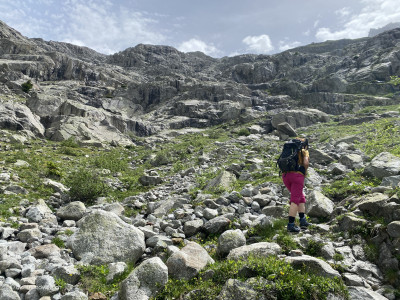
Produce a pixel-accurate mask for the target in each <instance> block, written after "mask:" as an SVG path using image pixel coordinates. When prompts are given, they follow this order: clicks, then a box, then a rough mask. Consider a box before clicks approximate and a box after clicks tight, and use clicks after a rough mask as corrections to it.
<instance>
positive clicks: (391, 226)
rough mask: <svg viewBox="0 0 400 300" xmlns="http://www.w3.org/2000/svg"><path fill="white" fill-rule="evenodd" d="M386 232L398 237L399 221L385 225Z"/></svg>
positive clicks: (399, 231)
mask: <svg viewBox="0 0 400 300" xmlns="http://www.w3.org/2000/svg"><path fill="white" fill-rule="evenodd" d="M387 232H388V233H389V235H390V236H391V237H393V238H400V221H394V222H391V223H390V224H389V225H388V226H387Z"/></svg>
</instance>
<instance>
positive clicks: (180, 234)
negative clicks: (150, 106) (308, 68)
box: [0, 134, 400, 300]
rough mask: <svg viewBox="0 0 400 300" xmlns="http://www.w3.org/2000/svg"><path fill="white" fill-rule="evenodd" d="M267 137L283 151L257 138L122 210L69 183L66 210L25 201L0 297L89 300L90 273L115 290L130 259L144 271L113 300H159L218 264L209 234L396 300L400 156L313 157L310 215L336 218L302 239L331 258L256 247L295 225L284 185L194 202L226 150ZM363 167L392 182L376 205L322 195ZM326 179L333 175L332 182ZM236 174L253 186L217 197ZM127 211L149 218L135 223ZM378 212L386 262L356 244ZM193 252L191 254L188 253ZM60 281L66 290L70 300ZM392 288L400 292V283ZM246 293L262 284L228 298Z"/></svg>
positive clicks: (232, 170) (339, 144)
mask: <svg viewBox="0 0 400 300" xmlns="http://www.w3.org/2000/svg"><path fill="white" fill-rule="evenodd" d="M260 139H268V141H269V142H270V143H275V142H276V139H275V138H274V137H273V136H271V135H262V134H253V135H250V136H248V137H241V138H239V140H232V141H229V142H226V143H224V144H219V145H218V146H219V149H217V150H215V151H214V152H212V153H210V154H209V155H208V156H204V157H203V159H202V160H201V162H202V163H203V165H200V166H199V167H198V168H197V169H196V168H193V169H191V170H185V171H182V172H181V173H179V174H176V175H173V176H171V177H170V178H169V180H168V182H167V183H163V184H159V185H157V186H154V187H153V189H152V190H151V191H149V192H147V193H143V194H140V195H137V196H131V197H128V198H126V199H125V200H124V201H123V202H121V203H111V204H110V203H102V201H101V199H99V201H98V203H97V204H96V205H93V206H90V207H86V205H85V204H84V203H82V202H70V203H66V202H65V201H64V200H62V199H64V196H63V193H65V190H64V189H63V188H62V187H60V186H59V185H58V187H59V192H57V193H55V194H54V195H53V196H52V201H53V202H54V201H55V202H57V201H58V203H59V206H60V207H59V208H58V210H57V211H56V212H53V211H52V210H51V209H50V208H49V207H48V206H47V204H46V203H45V201H43V200H39V201H38V202H37V203H35V204H33V205H31V204H29V203H21V207H20V212H21V217H18V218H17V217H12V218H10V219H9V220H8V222H3V223H0V236H1V240H0V250H1V251H0V272H1V275H0V299H12V300H14V299H15V300H17V299H25V300H39V299H43V300H44V299H54V300H55V299H62V300H71V299H87V298H88V296H87V295H86V294H85V292H84V291H82V290H81V289H80V287H79V284H78V282H79V279H80V272H79V269H78V266H79V265H88V264H97V265H107V266H108V267H109V270H110V272H109V274H108V278H107V279H108V280H109V281H110V282H111V281H112V280H113V279H114V278H115V277H116V276H118V275H120V274H121V273H123V272H124V270H125V269H126V267H127V263H128V262H135V263H136V268H135V270H134V271H133V272H132V273H131V274H130V275H129V276H128V277H127V278H126V279H125V281H124V282H123V283H122V285H121V289H120V291H119V293H117V294H116V295H114V296H113V299H120V300H125V299H132V298H135V297H137V299H148V298H150V297H152V296H154V295H155V294H156V293H157V292H158V291H160V290H161V289H162V288H163V286H164V285H165V284H166V282H167V281H168V278H170V277H172V278H181V279H191V278H193V277H195V276H197V274H198V273H199V272H200V271H201V270H203V269H204V268H205V267H206V266H207V265H208V264H212V263H214V260H213V259H212V258H211V257H210V256H209V254H208V252H207V250H210V249H209V248H203V247H202V246H201V245H200V244H199V243H198V240H197V236H199V235H200V236H201V237H206V236H207V235H209V234H218V235H219V239H218V243H217V245H214V246H208V247H214V248H215V250H216V251H217V253H218V254H219V255H220V256H221V257H227V258H228V259H243V258H246V257H248V256H249V255H259V256H263V257H265V256H268V255H278V256H279V257H280V258H281V259H285V260H286V261H288V262H289V263H291V264H293V265H294V266H297V265H301V266H303V265H304V266H305V267H306V268H308V269H309V270H312V272H315V273H316V274H320V275H322V276H327V277H339V276H341V277H342V278H343V279H344V282H345V283H346V285H347V286H348V288H349V291H350V294H351V296H352V298H353V299H394V294H393V293H394V289H395V288H394V287H393V286H389V285H385V282H386V281H385V278H384V274H385V273H386V272H387V271H391V272H395V273H396V272H397V274H399V262H398V259H397V257H398V255H399V248H400V247H399V246H400V235H399V232H400V200H399V199H398V197H397V196H392V197H389V196H387V195H386V194H384V191H386V190H387V189H392V188H393V186H397V185H398V182H399V181H400V179H399V176H398V174H399V173H400V159H399V158H397V157H395V156H392V155H390V154H388V153H381V154H379V155H377V156H376V157H375V158H374V159H373V160H372V161H370V162H368V161H369V158H368V157H366V156H365V155H364V154H363V153H361V152H360V151H356V150H354V147H353V146H352V144H351V143H352V142H354V140H355V139H356V138H355V137H349V138H347V139H343V140H339V141H336V142H335V143H326V144H323V145H319V148H316V149H312V150H310V152H311V157H312V166H311V167H310V169H309V176H308V177H307V180H306V186H307V188H306V196H307V199H308V202H307V211H306V212H307V214H308V215H309V216H310V217H311V218H312V219H313V220H315V221H316V220H318V219H319V218H324V219H328V220H329V221H328V222H327V223H317V224H316V225H315V226H314V229H312V231H305V232H303V233H301V234H300V235H298V236H294V239H295V241H296V242H297V243H298V244H299V245H300V246H301V249H303V250H304V249H306V248H307V245H308V244H309V243H310V242H311V241H318V242H322V243H323V244H324V246H323V248H322V258H323V259H320V258H315V257H310V256H308V255H304V254H303V253H302V251H301V250H300V249H299V250H296V251H292V252H291V253H290V254H289V255H288V256H286V255H283V254H282V249H281V247H280V246H279V245H278V244H277V243H275V242H270V243H266V242H257V240H255V239H246V236H247V235H246V233H247V231H248V229H249V228H252V227H255V226H261V227H262V226H270V225H271V224H272V222H273V220H274V219H276V218H286V217H287V207H286V205H287V204H288V200H289V198H288V197H289V194H288V192H287V191H286V190H285V188H284V186H283V185H282V184H275V183H264V184H262V185H260V186H253V185H251V184H248V185H247V186H245V187H244V188H243V189H242V190H241V191H240V192H225V193H222V194H221V196H220V197H218V198H214V197H213V196H212V195H209V194H205V193H199V194H198V195H197V197H196V198H195V199H192V198H191V196H190V195H189V193H188V191H189V190H190V187H192V186H194V185H195V176H196V174H199V173H201V172H202V171H204V170H206V169H208V168H210V166H212V165H215V166H217V165H218V163H219V162H220V160H221V153H222V152H221V151H222V150H224V151H229V149H230V147H233V144H234V143H237V142H241V143H248V144H251V143H253V142H255V141H259V140H260ZM231 143H232V144H231ZM243 154H244V156H246V154H245V153H243ZM253 154H254V153H253ZM253 154H251V155H249V158H248V159H247V160H246V161H247V163H249V164H250V165H251V167H250V168H249V170H259V169H260V168H261V164H262V160H261V159H260V160H258V159H256V158H255V157H254V155H253ZM335 161H338V162H335ZM360 167H365V173H366V174H367V175H369V176H375V177H377V178H381V179H382V185H381V186H379V187H377V188H375V189H374V190H371V191H370V193H369V194H368V195H367V196H364V197H359V198H358V197H351V198H348V199H345V200H344V201H341V202H339V203H335V202H334V201H332V200H330V199H328V198H327V197H326V196H324V195H323V193H322V192H321V190H322V187H323V185H324V184H329V183H330V182H333V181H334V180H336V179H339V178H342V177H341V176H343V175H344V174H346V173H347V172H349V171H350V170H354V169H357V168H360ZM317 170H318V171H317ZM319 170H327V171H328V172H320V171H319ZM318 172H320V173H318ZM325 173H326V174H330V175H329V176H328V175H321V174H325ZM0 177H1V176H0ZM237 177H239V178H240V177H242V178H243V177H249V178H251V172H250V173H249V171H248V170H244V169H243V166H242V165H240V164H232V165H229V166H228V167H226V168H225V169H224V170H223V172H221V173H220V175H219V176H218V177H216V178H215V179H214V180H212V181H210V182H209V184H208V189H212V188H213V187H215V186H229V185H230V184H231V183H232V182H234V181H235V180H236V178H237ZM63 191H64V192H63ZM172 192H173V193H172ZM126 208H136V209H139V210H141V212H140V213H139V214H137V215H136V216H134V217H126V216H125V215H124V210H125V209H126ZM339 215H340V216H341V217H340V218H336V216H339ZM370 215H373V216H377V217H382V218H384V220H385V222H387V223H388V224H389V225H388V226H387V227H386V228H385V227H383V226H378V225H377V226H375V228H374V236H373V237H372V241H373V242H374V243H375V245H376V247H378V249H379V258H378V260H377V261H375V262H371V261H368V259H367V255H366V253H365V252H364V250H363V246H364V244H365V241H364V240H363V239H362V237H361V236H358V235H357V236H351V235H350V232H351V230H352V229H354V228H356V227H357V226H365V225H366V224H370V220H369V219H368V216H370ZM362 217H364V218H362ZM338 220H339V221H338ZM15 225H18V226H15ZM332 231H342V232H344V233H345V234H344V236H343V237H341V238H339V239H336V240H331V237H329V236H328V235H326V233H327V232H332ZM56 241H57V244H59V245H60V246H61V245H62V244H61V242H62V243H64V245H65V248H64V247H62V248H59V247H57V246H56V245H55V244H54V243H56ZM182 245H183V246H184V247H183V248H179V247H178V246H182ZM338 255H341V256H342V257H343V258H344V259H343V261H342V264H343V268H344V270H345V272H344V273H342V274H339V273H338V272H337V271H336V270H334V269H332V267H331V265H330V264H329V263H332V264H333V263H337V256H338ZM397 278H399V277H397ZM56 280H63V281H64V282H65V283H66V286H65V287H64V288H63V290H62V291H61V290H60V288H59V286H58V285H57V284H56ZM249 280H250V279H249ZM392 284H393V285H395V286H396V285H397V286H399V282H398V279H396V280H394V281H393V282H392ZM239 289H240V290H241V291H242V292H243V291H245V292H244V293H245V294H246V295H248V297H251V296H250V295H254V293H257V292H256V291H255V290H254V289H253V288H252V285H251V281H249V282H246V283H240V282H237V281H235V280H233V279H231V280H228V281H227V282H226V284H225V287H224V288H223V291H222V292H221V295H220V297H221V299H232V298H230V297H234V296H233V295H235V293H236V292H235V291H237V290H239ZM135 299H136V298H135Z"/></svg>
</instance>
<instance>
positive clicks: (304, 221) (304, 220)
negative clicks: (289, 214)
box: [300, 217, 311, 229]
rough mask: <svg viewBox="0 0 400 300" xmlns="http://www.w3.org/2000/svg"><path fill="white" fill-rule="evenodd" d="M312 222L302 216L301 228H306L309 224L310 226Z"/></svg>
mask: <svg viewBox="0 0 400 300" xmlns="http://www.w3.org/2000/svg"><path fill="white" fill-rule="evenodd" d="M310 225H311V224H310V223H308V222H307V219H306V218H305V217H304V218H300V228H301V229H306V228H307V227H308V226H310Z"/></svg>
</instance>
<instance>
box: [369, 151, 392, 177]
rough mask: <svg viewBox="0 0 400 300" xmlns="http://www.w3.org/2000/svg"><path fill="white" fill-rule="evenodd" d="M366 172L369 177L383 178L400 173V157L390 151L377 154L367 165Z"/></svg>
mask: <svg viewBox="0 0 400 300" xmlns="http://www.w3.org/2000/svg"><path fill="white" fill-rule="evenodd" d="M364 174H365V175H366V176H369V177H375V178H379V179H383V178H384V177H389V176H395V175H399V174H400V157H397V156H394V155H393V154H391V153H389V152H382V153H379V154H378V155H377V156H375V157H374V158H373V159H372V161H371V162H370V163H369V164H368V165H367V166H366V167H365V170H364Z"/></svg>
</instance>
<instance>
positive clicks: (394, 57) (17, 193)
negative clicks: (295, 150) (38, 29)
mask: <svg viewBox="0 0 400 300" xmlns="http://www.w3.org/2000/svg"><path fill="white" fill-rule="evenodd" d="M399 37H400V30H399V29H395V30H392V31H388V32H384V33H382V34H380V35H378V36H376V37H372V38H365V39H360V40H341V41H328V42H326V43H322V44H312V45H309V46H306V47H300V48H297V49H292V50H289V51H286V52H283V53H280V54H277V55H274V56H264V55H243V56H237V57H230V58H228V57H225V58H222V59H214V58H211V57H207V56H205V55H204V54H202V53H188V54H184V53H181V52H179V51H177V50H176V49H173V48H171V47H164V46H150V45H138V46H136V47H134V48H130V49H127V50H125V51H122V52H120V53H117V54H114V55H111V56H105V55H102V54H99V53H96V52H94V51H93V50H90V49H87V48H82V47H77V46H74V45H70V44H65V43H58V42H46V41H43V40H41V39H27V38H25V37H23V36H21V35H20V34H19V33H18V32H16V31H15V30H13V29H12V28H9V27H7V25H6V24H4V23H0V91H1V92H0V100H1V101H0V105H1V112H2V114H1V116H0V127H1V128H2V130H1V132H0V163H1V165H0V167H1V169H0V188H1V195H0V299H4V300H6V299H7V300H8V299H11V300H14V299H15V300H17V299H25V300H39V299H40V300H47V299H54V300H55V299H62V300H75V299H77V300H78V299H114V300H117V299H119V300H125V299H288V298H290V299H400V281H399V278H400V276H399V275H400V272H399V259H400V199H399V196H400V190H399V182H400V177H399V176H400V175H399V174H400V157H399V156H400V147H399V143H398V142H397V141H398V140H399V137H400V129H399V128H400V127H399V122H400V117H399V112H400V104H398V99H399V98H398V87H397V86H396V85H395V84H393V83H390V82H389V80H390V76H393V75H398V73H399V69H398V68H399V65H398V63H399V57H398V54H397V53H398V46H397V45H398V42H397V41H398V39H399ZM29 80H30V83H32V87H30V85H29V84H28V83H29V82H28V81H29ZM293 136H306V137H308V138H309V140H310V142H311V149H310V156H311V166H310V169H309V174H308V176H307V179H306V188H305V193H306V198H307V207H306V209H307V211H306V213H307V215H308V217H309V221H310V222H312V223H313V226H311V227H310V228H309V229H307V230H305V231H302V232H301V233H299V234H297V235H296V234H289V233H287V232H286V223H287V211H288V201H289V194H288V192H287V191H286V189H285V188H284V185H283V183H282V181H281V179H280V176H279V174H278V170H277V168H276V165H275V162H276V158H277V156H278V155H279V153H280V150H281V147H282V144H283V142H284V141H285V140H287V139H289V138H290V137H293Z"/></svg>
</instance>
